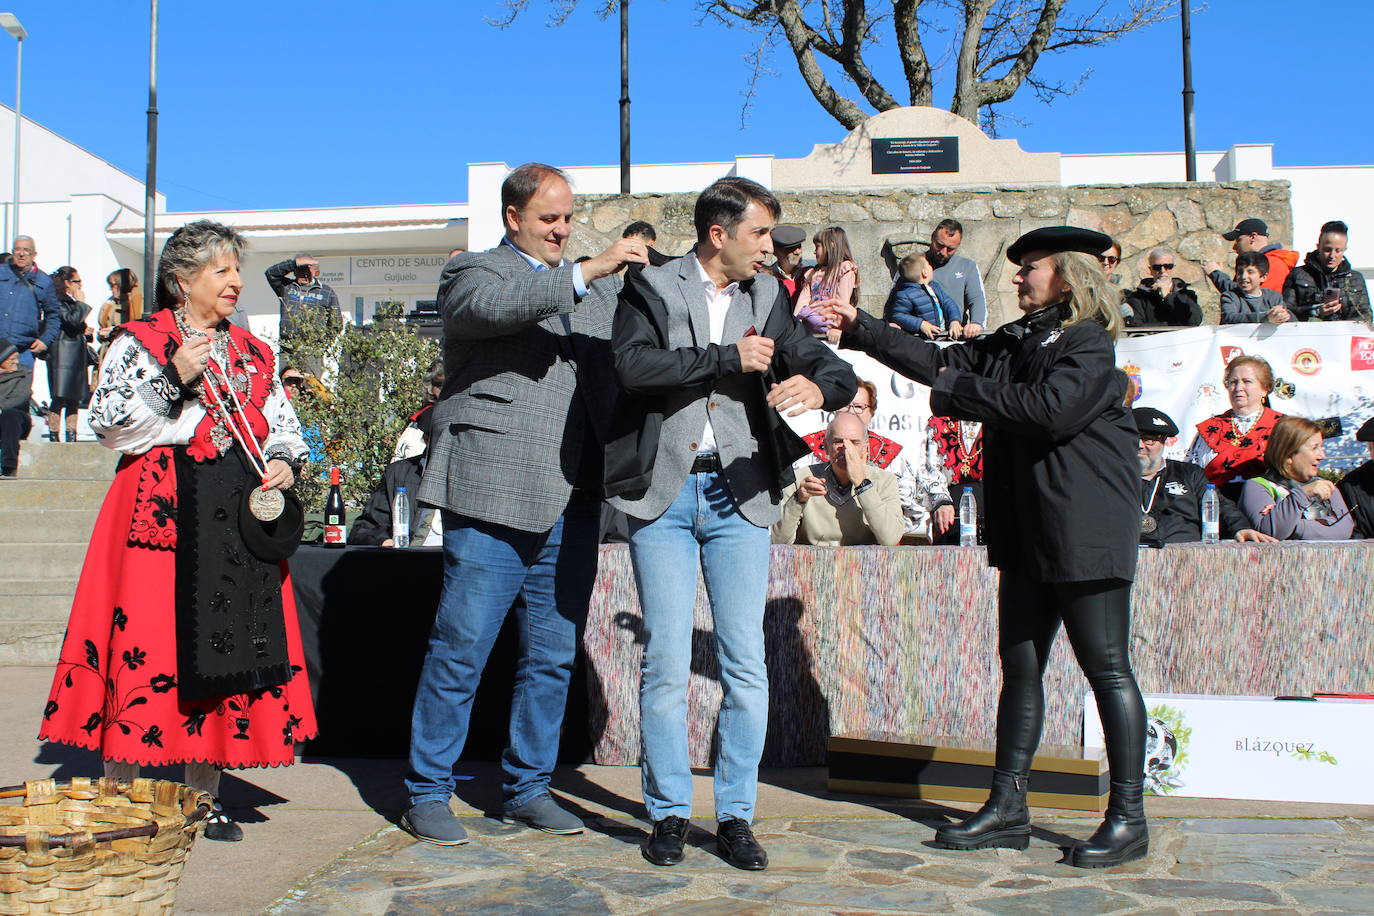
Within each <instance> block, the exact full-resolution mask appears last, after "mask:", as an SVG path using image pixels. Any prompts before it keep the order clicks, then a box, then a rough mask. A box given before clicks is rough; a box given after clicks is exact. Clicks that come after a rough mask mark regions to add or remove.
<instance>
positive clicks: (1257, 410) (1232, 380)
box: [1188, 356, 1283, 499]
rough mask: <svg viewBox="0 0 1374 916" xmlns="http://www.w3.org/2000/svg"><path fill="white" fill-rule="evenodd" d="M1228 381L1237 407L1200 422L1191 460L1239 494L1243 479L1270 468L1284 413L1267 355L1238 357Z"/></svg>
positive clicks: (1228, 370)
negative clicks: (1274, 395) (1274, 401)
mask: <svg viewBox="0 0 1374 916" xmlns="http://www.w3.org/2000/svg"><path fill="white" fill-rule="evenodd" d="M1222 382H1223V384H1225V386H1226V397H1227V399H1229V400H1230V402H1231V408H1230V409H1229V410H1227V411H1226V412H1225V413H1219V414H1217V415H1216V416H1215V417H1208V418H1207V419H1206V420H1203V421H1202V422H1201V423H1199V424H1198V425H1197V438H1195V439H1194V440H1193V444H1192V445H1191V446H1190V447H1189V449H1188V460H1189V461H1191V462H1192V463H1193V464H1196V465H1198V466H1199V467H1201V468H1202V469H1203V471H1205V472H1206V474H1207V480H1208V481H1209V482H1211V483H1214V484H1216V485H1217V489H1219V490H1221V491H1223V492H1224V493H1225V494H1226V495H1227V496H1228V497H1230V498H1231V499H1238V498H1239V496H1240V488H1241V485H1242V483H1243V482H1244V481H1246V480H1249V479H1250V478H1252V477H1259V476H1260V475H1262V474H1263V473H1264V471H1265V464H1264V450H1265V448H1266V447H1267V446H1268V445H1269V434H1270V433H1272V432H1273V431H1274V424H1275V423H1277V422H1278V421H1279V418H1280V417H1282V416H1283V414H1281V413H1279V412H1277V411H1275V410H1274V409H1273V408H1271V407H1270V406H1269V394H1270V392H1272V391H1273V390H1274V370H1273V369H1271V368H1270V367H1269V363H1268V362H1267V361H1265V360H1264V359H1263V358H1262V357H1259V356H1237V357H1236V358H1235V359H1233V360H1231V362H1229V363H1227V365H1226V373H1225V375H1223V376H1222Z"/></svg>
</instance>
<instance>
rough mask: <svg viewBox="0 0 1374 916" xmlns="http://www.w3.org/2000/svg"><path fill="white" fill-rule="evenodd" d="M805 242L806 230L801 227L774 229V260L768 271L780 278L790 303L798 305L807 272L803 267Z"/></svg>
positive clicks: (777, 227) (776, 227)
mask: <svg viewBox="0 0 1374 916" xmlns="http://www.w3.org/2000/svg"><path fill="white" fill-rule="evenodd" d="M805 241H806V230H804V229H802V228H801V227H800V226H774V227H773V258H774V260H773V266H771V267H769V268H768V271H769V273H771V274H772V275H773V276H775V277H777V278H778V282H779V283H781V284H782V285H783V288H784V289H786V290H787V299H788V301H789V302H791V303H793V304H796V301H797V291H798V290H799V289H801V282H802V274H803V273H805V270H806V269H805V268H804V267H802V243H803V242H805Z"/></svg>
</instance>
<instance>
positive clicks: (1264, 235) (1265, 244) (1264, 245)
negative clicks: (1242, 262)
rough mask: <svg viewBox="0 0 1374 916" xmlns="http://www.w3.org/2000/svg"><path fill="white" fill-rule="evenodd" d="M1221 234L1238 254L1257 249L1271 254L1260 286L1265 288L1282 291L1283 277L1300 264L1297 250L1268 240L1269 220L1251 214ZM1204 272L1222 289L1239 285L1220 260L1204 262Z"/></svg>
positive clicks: (1277, 291)
mask: <svg viewBox="0 0 1374 916" xmlns="http://www.w3.org/2000/svg"><path fill="white" fill-rule="evenodd" d="M1221 237H1222V238H1224V239H1226V241H1228V242H1230V243H1231V250H1232V251H1234V252H1235V253H1236V254H1244V253H1245V252H1247V251H1258V252H1259V253H1260V254H1262V255H1264V256H1265V257H1266V258H1268V259H1269V273H1268V274H1267V275H1266V276H1265V278H1264V282H1263V283H1262V284H1260V286H1261V288H1263V289H1272V290H1273V291H1274V292H1276V293H1281V292H1283V281H1284V280H1286V279H1287V278H1288V272H1289V271H1290V270H1292V269H1293V268H1294V267H1295V266H1297V263H1298V253H1297V252H1296V251H1289V250H1288V249H1287V248H1283V247H1281V246H1279V245H1278V244H1277V243H1274V242H1271V241H1269V224H1268V223H1266V222H1265V221H1264V220H1262V219H1256V218H1255V217H1253V216H1251V217H1248V218H1247V219H1243V220H1241V221H1240V222H1238V223H1236V228H1234V229H1232V230H1231V231H1230V232H1223V233H1222V234H1221ZM1202 272H1203V273H1205V274H1206V275H1207V279H1209V280H1211V281H1212V285H1213V286H1215V287H1216V288H1217V292H1219V293H1224V292H1228V291H1230V290H1234V289H1239V288H1240V287H1239V286H1238V285H1237V284H1236V281H1235V280H1233V279H1232V278H1231V276H1230V275H1229V274H1227V273H1226V271H1225V270H1223V269H1222V266H1221V263H1220V262H1218V261H1208V262H1207V263H1205V264H1203V265H1202Z"/></svg>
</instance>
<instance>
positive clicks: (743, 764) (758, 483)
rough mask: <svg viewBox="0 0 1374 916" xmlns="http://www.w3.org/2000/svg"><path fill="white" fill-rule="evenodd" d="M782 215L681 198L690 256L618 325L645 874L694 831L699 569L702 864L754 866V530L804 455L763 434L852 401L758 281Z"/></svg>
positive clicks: (793, 438) (821, 350) (618, 473)
mask: <svg viewBox="0 0 1374 916" xmlns="http://www.w3.org/2000/svg"><path fill="white" fill-rule="evenodd" d="M780 214H781V207H780V206H779V204H778V201H777V198H775V197H774V196H773V195H772V194H771V193H770V192H769V191H768V190H767V189H766V188H764V187H763V186H762V185H759V184H758V183H757V182H753V181H750V180H749V179H747V178H722V179H721V180H719V181H717V182H716V183H714V184H713V185H711V186H710V187H709V188H707V189H706V190H705V191H703V192H702V193H701V195H700V196H699V197H698V198H697V202H696V207H695V213H694V219H693V222H694V223H695V226H696V232H697V245H696V248H694V249H693V250H692V251H690V252H688V253H687V254H686V255H684V256H683V257H682V258H680V259H678V260H676V261H672V262H670V263H668V264H664V265H662V266H660V267H648V268H645V269H643V270H640V271H635V273H634V275H633V276H631V277H630V278H628V279H627V280H626V282H625V289H624V290H623V291H622V292H621V296H620V309H619V311H617V312H616V320H615V335H614V338H613V350H614V352H615V367H616V373H617V375H618V376H619V377H620V381H621V383H622V384H623V385H624V387H625V390H626V392H627V394H628V398H627V399H626V402H625V404H624V406H623V407H622V409H621V411H620V413H619V416H618V417H617V422H618V424H620V425H619V426H618V427H617V428H618V429H619V430H622V431H623V435H615V436H613V437H612V440H611V444H610V446H609V447H608V448H607V451H606V471H607V473H606V492H607V495H609V496H611V497H612V499H611V503H612V505H614V506H615V507H616V508H617V509H620V510H622V511H623V512H625V513H626V514H627V515H628V516H629V519H630V559H631V562H632V563H633V564H634V573H635V585H636V587H637V588H638V590H639V604H640V607H641V609H642V610H643V613H644V662H643V665H642V669H641V670H642V678H641V681H642V683H641V685H640V691H639V709H640V715H639V720H640V729H641V730H642V732H643V737H642V741H641V744H642V747H643V749H644V755H643V760H642V762H641V766H642V782H643V789H644V804H645V806H646V807H647V808H648V810H649V817H650V819H651V820H652V821H653V822H654V829H653V833H652V835H651V836H650V837H649V839H648V841H647V842H645V844H644V846H643V847H642V852H643V855H644V858H646V859H648V860H649V861H650V862H652V863H653V864H655V865H675V864H677V863H678V862H680V861H682V857H683V846H684V842H685V838H686V835H687V829H688V818H690V817H691V813H692V772H691V770H690V769H689V764H690V761H689V760H688V755H687V682H688V678H689V676H690V674H691V662H692V606H693V604H694V599H695V598H696V575H695V572H696V569H697V564H698V562H699V563H700V565H701V570H702V573H703V575H704V577H705V581H706V593H707V595H708V597H709V599H710V603H711V616H712V619H713V620H714V623H715V643H716V658H717V660H718V661H719V663H720V683H721V688H722V691H723V694H724V696H723V698H722V701H721V709H720V719H719V721H718V723H717V725H716V735H717V739H718V740H717V745H718V748H717V751H716V759H715V815H716V816H715V822H716V825H717V826H716V847H717V850H718V852H719V853H720V855H721V857H722V858H724V859H725V860H726V861H727V862H729V863H730V864H731V865H734V866H736V867H737V868H743V869H751V870H757V869H761V868H764V867H766V866H767V864H768V856H767V855H766V854H765V853H764V851H763V848H762V847H761V846H760V845H759V843H758V841H757V840H755V839H754V836H753V833H752V831H751V830H750V826H749V824H750V821H751V820H752V819H753V816H754V799H755V795H756V790H757V784H758V765H759V758H760V756H761V754H762V751H763V738H764V734H765V733H766V732H767V730H768V669H767V667H766V666H765V664H764V655H763V609H764V600H765V598H766V595H767V591H768V556H769V541H770V538H769V527H770V526H771V525H772V524H773V523H774V522H776V521H777V520H778V517H779V514H780V510H779V503H780V501H781V490H782V487H783V486H784V484H785V483H790V482H792V481H793V480H794V479H795V478H794V475H793V473H792V470H791V465H792V463H793V462H794V461H795V460H796V459H797V458H799V457H800V456H802V455H804V454H806V453H807V451H808V449H807V446H806V444H805V443H804V442H803V441H802V440H801V439H800V438H799V437H798V436H797V435H796V434H795V433H792V432H791V430H790V429H789V428H788V427H787V425H786V423H785V422H784V421H783V420H782V419H781V417H779V413H781V412H784V411H785V412H789V413H791V414H793V415H796V414H800V413H802V412H803V411H805V410H808V409H814V408H817V407H824V408H826V409H828V410H838V409H839V408H841V407H843V406H844V405H846V404H848V403H849V400H850V398H851V397H852V396H853V395H854V390H855V389H856V388H857V387H858V381H857V380H856V379H855V378H854V372H853V371H852V370H851V369H850V368H849V364H848V363H846V362H845V361H844V360H842V359H840V358H839V357H838V356H836V355H835V354H834V353H833V352H832V351H831V350H830V349H829V348H828V347H826V346H825V345H824V344H823V343H821V342H819V341H817V340H816V339H815V338H814V337H812V336H811V334H810V333H809V332H808V331H806V329H805V328H803V327H802V326H801V325H800V324H799V323H798V322H797V320H796V319H795V318H793V317H792V308H791V304H790V302H789V299H788V296H787V293H786V292H785V291H784V290H783V288H782V287H781V286H780V285H779V283H778V281H777V279H776V278H775V277H774V276H773V275H772V274H770V273H767V272H765V270H764V268H765V264H766V262H767V261H768V260H769V257H768V256H769V254H770V253H771V252H772V250H773V242H772V236H771V232H772V229H773V226H774V224H775V223H776V222H777V221H778V217H779V215H780Z"/></svg>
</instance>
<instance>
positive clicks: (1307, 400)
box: [788, 321, 1374, 470]
mask: <svg viewBox="0 0 1374 916" xmlns="http://www.w3.org/2000/svg"><path fill="white" fill-rule="evenodd" d="M838 352H839V355H840V356H842V357H844V359H846V360H847V361H848V362H849V363H850V364H851V365H852V366H853V367H854V371H855V373H856V374H857V375H858V376H859V378H861V379H866V380H868V381H870V382H873V383H874V384H875V385H876V386H877V388H878V409H877V410H876V411H875V412H874V418H873V426H872V430H873V431H874V432H875V433H878V434H879V435H882V436H886V437H887V438H889V439H892V440H893V441H895V442H897V443H899V444H901V445H902V447H903V448H904V449H907V450H908V451H907V455H908V460H910V461H912V462H913V463H916V462H917V461H918V460H919V458H920V457H924V453H923V449H924V447H925V436H926V423H927V421H928V420H929V419H930V390H929V389H928V388H926V387H925V386H924V385H918V384H916V383H915V382H912V381H911V380H910V379H907V378H905V377H904V376H902V375H899V374H898V373H896V372H893V371H892V370H891V369H889V368H887V367H886V366H884V365H882V364H881V363H879V362H877V361H876V360H874V359H872V358H870V357H868V356H865V355H864V354H862V353H859V352H857V351H855V350H840V351H838ZM1242 353H1247V354H1250V355H1253V356H1262V357H1264V358H1265V359H1266V360H1268V361H1269V364H1270V365H1271V366H1272V367H1273V369H1274V379H1275V391H1274V394H1273V395H1272V396H1271V398H1270V402H1271V404H1272V405H1273V407H1274V409H1275V410H1277V411H1278V412H1279V413H1285V414H1299V415H1302V416H1305V417H1310V418H1312V419H1321V418H1326V417H1340V419H1341V425H1342V430H1343V431H1342V435H1341V436H1340V437H1338V438H1336V439H1331V440H1329V441H1328V442H1327V443H1326V452H1327V456H1328V459H1329V460H1328V461H1327V465H1328V466H1331V467H1339V468H1343V469H1347V470H1348V469H1349V468H1353V467H1355V466H1357V465H1359V464H1360V463H1362V462H1363V461H1365V460H1366V459H1368V457H1369V452H1368V449H1367V448H1366V447H1365V445H1364V443H1361V442H1356V441H1355V431H1356V430H1358V429H1359V428H1360V425H1361V424H1363V423H1364V422H1365V421H1366V420H1368V419H1369V418H1370V417H1371V416H1374V330H1371V329H1370V328H1369V326H1367V325H1363V324H1358V323H1356V322H1348V321H1331V322H1304V323H1301V324H1296V323H1295V324H1285V325H1277V326H1276V325H1268V324H1244V325H1221V326H1217V325H1203V326H1202V327H1197V328H1185V329H1183V330H1178V331H1167V332H1163V333H1159V334H1154V335H1150V336H1142V337H1129V338H1123V339H1121V340H1120V341H1118V342H1117V346H1116V361H1117V365H1118V366H1120V367H1121V368H1122V369H1124V370H1125V371H1126V372H1127V374H1129V375H1132V376H1134V377H1135V379H1136V382H1137V384H1139V386H1140V394H1139V395H1138V397H1137V399H1136V402H1135V403H1136V406H1138V407H1140V406H1149V407H1153V408H1155V409H1157V410H1162V411H1164V412H1165V413H1167V414H1168V415H1169V416H1170V417H1172V418H1173V420H1174V422H1175V423H1176V424H1178V428H1179V430H1180V431H1181V432H1180V435H1179V437H1178V439H1177V440H1176V441H1175V442H1173V443H1170V446H1169V448H1168V450H1167V454H1168V455H1169V457H1171V458H1182V457H1183V455H1184V453H1185V452H1186V451H1187V448H1188V446H1189V445H1190V444H1191V443H1192V440H1193V435H1194V432H1193V429H1194V427H1195V425H1196V424H1198V423H1200V422H1202V421H1203V420H1205V419H1207V418H1208V417H1210V416H1213V415H1214V414H1217V413H1220V412H1222V411H1223V410H1225V409H1226V408H1227V407H1228V406H1229V402H1228V401H1227V399H1226V391H1225V389H1224V388H1223V387H1222V380H1221V377H1222V371H1223V369H1224V368H1225V366H1226V363H1227V361H1229V360H1231V359H1233V358H1235V357H1236V356H1239V355H1240V354H1242ZM830 416H831V415H830V414H828V413H825V412H823V411H819V410H813V411H809V412H807V413H805V414H803V415H802V416H800V417H794V418H789V420H788V422H789V423H791V425H792V427H793V429H795V430H796V431H797V432H799V433H802V434H805V433H809V432H811V431H813V430H817V429H821V428H823V427H824V426H825V425H826V423H828V422H829V420H830ZM918 456H919V457H918Z"/></svg>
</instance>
